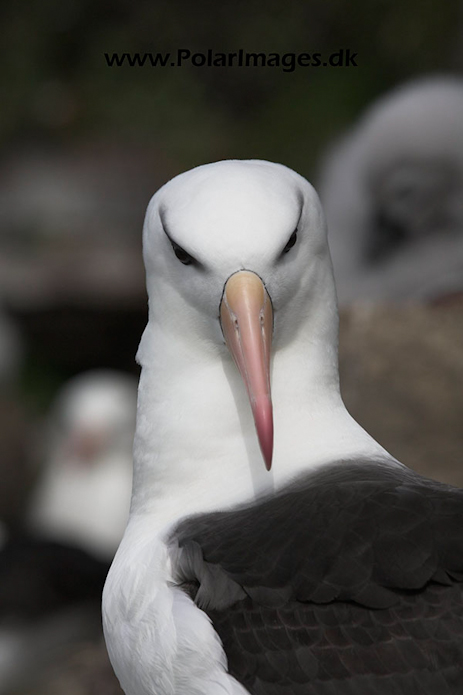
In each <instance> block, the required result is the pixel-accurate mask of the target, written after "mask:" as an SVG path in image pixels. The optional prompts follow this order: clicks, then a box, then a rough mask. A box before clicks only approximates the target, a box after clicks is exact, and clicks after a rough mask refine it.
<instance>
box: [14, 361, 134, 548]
mask: <svg viewBox="0 0 463 695" xmlns="http://www.w3.org/2000/svg"><path fill="white" fill-rule="evenodd" d="M136 404H137V380H136V379H135V377H133V376H132V375H130V374H123V373H119V372H115V371H110V370H107V371H103V370H94V371H90V372H85V373H83V374H79V375H78V376H76V377H74V378H73V379H71V380H70V381H69V382H67V383H66V384H65V386H64V387H63V388H62V390H61V391H60V393H59V394H58V396H57V399H56V401H55V403H54V404H53V407H52V412H51V414H50V419H49V422H48V425H47V432H46V437H47V440H48V441H47V446H46V460H45V461H44V465H43V470H42V471H40V472H39V476H38V477H39V479H38V482H37V485H36V488H35V490H34V491H33V493H32V499H31V501H30V504H29V508H28V510H27V517H26V518H27V526H28V529H29V531H30V533H31V534H36V535H39V536H40V537H42V538H45V537H46V538H49V539H51V540H56V541H60V542H66V543H69V544H71V545H76V546H79V547H80V548H83V549H85V550H87V551H88V552H90V553H92V554H93V555H95V556H98V557H101V558H102V559H105V560H108V561H110V560H112V558H113V556H114V553H115V552H116V550H117V546H118V545H119V542H120V540H121V538H122V534H123V532H124V530H125V526H126V522H127V517H128V512H129V506H130V495H131V490H132V445H133V436H134V432H135V414H136Z"/></svg>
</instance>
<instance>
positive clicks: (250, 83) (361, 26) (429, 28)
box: [0, 0, 463, 180]
mask: <svg viewBox="0 0 463 695" xmlns="http://www.w3.org/2000/svg"><path fill="white" fill-rule="evenodd" d="M462 14H463V11H462V6H461V2H459V1H458V0H448V1H447V2H445V3H437V2H429V1H427V2H426V1H425V2H421V1H418V0H407V2H398V1H397V0H395V1H393V2H390V1H386V0H383V1H381V0H379V1H376V2H368V1H367V0H363V1H361V0H357V1H356V2H353V3H347V2H345V1H344V0H323V1H322V0H312V2H296V1H295V0H289V1H288V2H285V3H282V2H276V0H269V2H267V3H265V4H264V3H262V2H260V3H258V2H256V1H255V0H254V1H253V0H251V1H246V2H244V1H237V2H233V3H215V2H207V1H204V0H201V1H200V2H195V3H191V2H187V0H172V1H171V2H138V3H131V2H128V0H127V1H125V2H124V1H121V0H118V1H116V2H112V3H108V2H102V1H101V0H96V1H92V2H90V1H83V0H72V1H71V2H66V3H62V2H58V1H57V0H46V1H45V2H34V1H33V2H31V1H30V0H29V1H26V2H22V3H15V2H13V1H12V0H7V1H6V2H5V1H4V2H3V3H2V8H1V17H0V18H1V29H0V32H1V33H0V36H1V42H0V50H1V65H2V71H1V73H2V77H1V79H2V93H3V95H4V97H3V99H2V108H1V111H0V138H1V141H2V144H3V145H4V146H5V145H9V144H11V143H18V144H19V143H20V144H22V145H24V144H25V143H26V142H28V141H29V142H30V141H37V140H39V141H41V142H46V143H47V144H48V145H49V146H56V147H59V146H62V145H63V144H64V143H66V142H69V141H77V142H79V141H81V140H86V139H88V138H91V139H100V138H103V139H104V140H107V139H110V140H111V139H116V140H117V141H118V142H127V143H137V144H141V145H142V146H143V147H144V146H148V145H151V146H153V147H155V148H156V150H157V151H158V153H159V158H160V159H161V160H162V161H163V163H164V168H163V171H162V172H160V178H161V179H162V180H165V179H166V178H167V177H168V176H170V175H171V174H172V173H176V172H178V171H181V170H184V169H186V168H189V167H192V166H195V165H197V164H200V163H203V162H208V161H211V160H216V159H222V158H229V157H237V158H249V157H260V158H267V159H271V160H277V161H282V162H284V163H285V164H287V165H289V166H291V167H294V168H295V169H297V170H298V171H300V172H301V173H303V174H305V175H309V176H312V175H313V174H314V172H315V170H316V165H317V160H318V157H319V155H320V153H321V152H322V151H323V149H324V147H325V145H326V144H327V142H329V140H330V139H331V138H332V137H333V136H335V135H336V134H337V133H338V131H339V130H340V129H341V128H342V127H343V126H344V125H345V124H347V123H349V122H350V121H351V120H352V119H353V118H354V117H355V116H356V114H357V113H358V112H359V110H360V109H362V108H363V107H364V106H365V105H366V104H367V103H368V102H370V101H371V100H372V99H374V98H375V97H376V96H377V95H379V94H380V93H382V92H383V91H385V90H386V89H389V88H390V87H392V86H393V85H395V84H397V83H398V82H401V81H403V80H405V79H407V78H410V77H412V76H416V75H418V74H425V73H429V72H436V71H437V72H447V71H451V72H455V71H456V72H458V71H460V72H461V70H462V68H463V46H462V44H463V26H462V24H463V18H462ZM177 48H189V49H190V50H192V51H204V50H205V49H206V48H211V49H212V50H214V51H221V52H232V51H236V50H237V49H238V48H243V49H244V50H245V51H252V52H259V51H267V52H271V51H276V52H281V53H285V52H303V51H308V52H314V51H323V52H332V51H337V50H339V49H340V48H350V49H351V51H354V52H357V53H358V67H350V68H344V67H338V68H330V67H328V68H318V69H317V68H310V67H308V68H298V69H296V70H295V71H294V72H292V73H288V72H283V71H282V70H280V69H278V68H238V67H234V68H207V67H202V68H194V67H188V66H185V67H182V68H171V67H166V68H164V69H162V68H151V67H148V66H145V67H133V68H131V67H129V66H124V67H121V68H116V67H113V68H109V67H107V65H106V63H105V60H104V56H103V53H104V52H108V53H111V52H115V51H119V52H124V51H127V52H145V51H146V52H148V51H150V52H157V51H159V52H164V51H175V50H176V49H177Z"/></svg>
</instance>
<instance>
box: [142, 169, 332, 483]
mask: <svg viewBox="0 0 463 695" xmlns="http://www.w3.org/2000/svg"><path fill="white" fill-rule="evenodd" d="M144 260H145V265H146V270H147V288H148V294H149V304H150V321H149V324H148V329H147V331H148V332H149V331H150V327H151V330H156V331H158V332H159V331H161V332H162V334H163V335H164V336H170V338H171V341H172V342H171V343H170V344H171V346H173V344H174V342H175V349H176V350H178V349H179V346H180V345H183V347H184V354H185V361H186V362H187V363H188V361H189V359H191V357H190V358H189V355H190V356H191V355H193V354H194V353H196V352H198V351H199V352H202V353H203V354H207V355H211V354H222V353H223V352H224V351H225V352H227V355H228V356H227V357H226V359H228V360H231V358H233V360H234V361H235V363H236V365H237V367H238V369H239V372H240V373H241V377H242V380H243V381H244V385H243V384H242V388H243V389H244V387H245V388H246V390H247V394H248V397H249V401H250V403H251V408H252V414H253V416H254V422H255V427H256V430H257V437H258V440H259V444H260V448H261V452H262V455H263V458H264V461H265V464H266V467H267V469H268V470H270V466H271V462H272V452H273V417H272V402H271V394H270V381H271V380H270V369H271V367H270V355H271V351H272V352H273V353H277V352H284V351H285V350H286V349H287V348H288V346H290V345H294V344H295V343H297V342H298V341H299V343H301V341H302V342H304V341H305V344H306V355H307V360H308V359H309V354H312V353H313V352H314V351H316V352H317V351H318V355H319V357H320V362H324V363H326V364H328V365H329V367H328V372H329V375H330V379H331V381H332V382H333V383H334V382H336V383H334V385H335V387H336V385H337V356H336V348H337V312H336V299H335V291H334V283H333V279H332V270H331V261H330V257H329V251H328V246H327V241H326V232H325V223H324V217H323V213H322V209H321V206H320V203H319V200H318V196H317V194H316V193H315V191H314V189H313V188H312V186H311V185H310V184H309V183H308V182H307V181H306V180H305V179H304V178H302V177H301V176H299V175H298V174H296V173H295V172H294V171H292V170H290V169H288V168H287V167H284V166H282V165H279V164H272V163H270V162H264V161H257V160H250V161H238V160H231V161H223V162H218V163H215V164H207V165H204V166H200V167H198V168H196V169H193V170H191V171H188V172H186V173H184V174H181V175H179V176H177V177H176V178H174V179H172V180H171V181H170V182H169V183H167V184H166V185H165V186H163V188H161V189H160V190H159V191H158V192H157V194H156V195H155V196H154V197H153V199H152V200H151V202H150V205H149V207H148V210H147V214H146V219H145V226H144ZM308 326H309V327H308ZM166 340H167V341H168V338H167V339H166ZM272 343H273V346H272ZM165 344H167V342H166V343H165ZM225 344H226V346H227V347H228V351H229V352H228V351H227V350H226V348H225ZM167 349H169V348H167ZM172 349H173V348H172ZM302 352H303V351H302ZM230 353H231V355H230ZM155 359H156V357H155V356H154V355H153V354H152V350H151V347H150V341H149V340H148V339H147V333H145V337H144V339H143V340H142V343H141V345H140V349H139V353H138V360H139V362H140V363H141V364H142V366H144V367H145V366H149V364H150V363H152V361H153V360H155ZM302 359H303V360H304V359H305V358H304V357H303V358H302ZM295 361H296V364H295V367H294V368H295V369H296V370H297V359H296V358H295ZM318 368H319V369H320V370H321V371H323V364H319V365H318ZM325 371H326V370H325ZM287 386H288V388H291V385H290V384H289V383H288V384H287Z"/></svg>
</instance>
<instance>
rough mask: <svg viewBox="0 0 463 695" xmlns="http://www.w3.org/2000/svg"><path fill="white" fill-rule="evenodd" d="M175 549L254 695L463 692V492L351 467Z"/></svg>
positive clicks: (183, 535) (213, 520)
mask: <svg viewBox="0 0 463 695" xmlns="http://www.w3.org/2000/svg"><path fill="white" fill-rule="evenodd" d="M172 542H174V543H178V545H179V548H180V552H179V555H178V573H179V582H180V583H184V586H185V589H186V590H187V591H189V592H190V594H191V595H192V596H193V597H194V598H195V601H196V602H197V604H198V605H199V606H200V607H201V608H202V609H203V610H205V612H206V613H207V614H208V615H209V616H210V618H211V619H212V621H213V624H214V627H215V629H216V631H217V633H218V634H219V635H220V637H221V639H222V641H223V644H224V648H225V651H226V654H227V657H228V664H229V670H230V673H232V674H233V676H235V678H237V680H239V681H240V682H241V683H243V685H245V687H246V688H247V689H248V690H249V691H250V692H251V693H253V694H254V695H264V694H265V695H289V694H290V693H291V695H309V694H312V693H314V694H315V693H317V695H331V694H332V695H335V694H336V695H338V693H340V692H342V693H343V695H348V694H363V693H368V695H374V694H375V693H384V694H386V693H387V695H390V694H394V695H395V694H396V693H397V694H399V693H404V695H414V694H415V693H416V695H426V694H427V693H430V694H432V695H441V694H442V695H444V694H446V693H452V695H453V694H454V693H455V695H456V694H457V693H460V694H461V693H463V583H462V580H463V490H459V489H455V488H451V487H449V486H446V485H442V484H440V483H436V482H434V481H431V480H427V479H425V478H422V477H420V476H418V475H417V474H415V473H413V472H412V471H409V470H408V469H406V468H403V469H402V468H400V467H391V466H384V465H379V464H378V463H377V462H358V463H356V464H353V463H352V462H349V463H341V464H336V465H332V466H330V467H329V468H328V469H325V470H323V471H322V472H320V473H316V474H312V475H310V476H306V477H305V478H302V479H300V480H298V481H297V482H296V484H294V485H292V486H291V487H289V488H287V489H286V490H285V491H283V492H282V493H281V494H279V495H278V496H277V497H273V498H269V499H264V500H262V501H260V502H259V503H258V504H256V505H254V506H252V507H251V506H250V507H245V508H241V509H238V510H235V511H230V512H224V513H214V514H207V515H202V516H198V517H194V518H190V519H187V520H186V521H184V522H182V524H181V525H180V526H179V527H178V528H177V530H176V532H175V534H174V536H173V538H172Z"/></svg>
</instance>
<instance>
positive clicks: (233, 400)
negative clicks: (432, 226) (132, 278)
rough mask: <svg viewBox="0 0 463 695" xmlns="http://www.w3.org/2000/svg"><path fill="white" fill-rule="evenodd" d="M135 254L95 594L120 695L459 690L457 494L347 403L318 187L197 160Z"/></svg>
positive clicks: (275, 171)
mask: <svg viewBox="0 0 463 695" xmlns="http://www.w3.org/2000/svg"><path fill="white" fill-rule="evenodd" d="M143 247H144V260H145V266H146V273H147V288H148V294H149V319H148V325H147V327H146V329H145V332H144V334H143V337H142V340H141V343H140V347H139V350H138V353H137V359H138V361H139V363H140V365H141V367H142V371H141V377H140V385H139V391H138V411H137V431H136V436H135V444H134V477H133V491H132V503H131V512H130V517H129V521H128V525H127V529H126V532H125V534H124V537H123V539H122V542H121V545H120V547H119V550H118V552H117V554H116V557H115V559H114V562H113V565H112V567H111V570H110V572H109V574H108V578H107V581H106V585H105V590H104V594H103V624H104V630H105V637H106V643H107V646H108V652H109V655H110V658H111V662H112V664H113V667H114V670H115V672H116V675H117V676H118V678H119V681H120V683H121V686H122V688H123V690H124V691H125V693H126V695H153V694H155V695H218V694H219V693H221V694H222V693H223V694H224V695H250V694H251V695H335V694H336V695H337V694H338V693H343V695H344V693H345V694H346V695H347V694H349V695H372V694H373V693H375V694H376V695H390V694H391V693H397V694H399V693H402V694H403V695H410V694H411V693H419V694H420V695H437V694H439V695H458V694H459V693H462V692H463V528H462V522H461V519H462V518H463V491H462V490H459V489H455V488H451V487H449V486H445V485H442V484H439V483H436V482H434V481H432V480H427V479H425V478H422V477H420V476H419V475H417V474H416V473H414V472H412V471H410V470H409V469H407V468H406V467H405V466H404V465H402V464H401V463H399V462H398V461H397V460H396V459H394V458H393V457H392V456H391V455H390V454H388V452H386V451H385V450H384V449H383V448H382V447H381V446H380V444H378V443H377V442H375V440H374V439H372V438H371V437H370V436H369V435H368V434H367V433H366V432H365V431H364V430H363V429H362V427H360V425H359V424H358V423H356V422H355V421H354V420H353V419H352V417H351V416H350V415H349V413H348V412H347V411H346V409H345V407H344V404H343V402H342V399H341V396H340V391H339V377H338V363H337V336H338V333H337V331H338V317H337V307H336V294H335V288H334V281H333V274H332V267H331V261H330V255H329V250H328V245H327V239H326V229H325V221H324V215H323V211H322V209H321V206H320V202H319V200H318V197H317V194H316V193H315V191H314V189H313V188H312V187H311V185H310V184H309V183H308V182H307V181H306V180H305V179H304V178H303V177H301V176H299V175H298V174H296V173H295V172H293V171H291V170H290V169H288V168H286V167H284V166H281V165H278V164H272V163H270V162H261V161H255V160H251V161H235V160H233V161H225V162H217V163H215V164H209V165H204V166H201V167H198V168H196V169H193V170H192V171H189V172H186V173H184V174H181V175H179V176H177V177H176V178H175V179H173V180H172V181H170V182H168V183H167V184H166V185H165V186H163V187H162V188H161V189H160V190H159V191H158V192H157V193H156V195H155V196H154V197H153V199H152V200H151V202H150V204H149V206H148V210H147V213H146V218H145V225H144V232H143ZM270 377H271V379H270ZM270 380H271V390H270ZM273 430H274V431H273ZM273 435H274V436H273ZM262 458H263V459H264V462H265V466H264V465H263V462H262Z"/></svg>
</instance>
